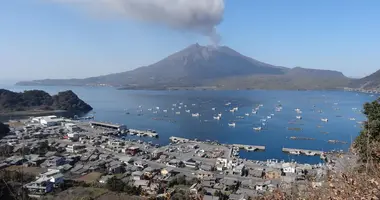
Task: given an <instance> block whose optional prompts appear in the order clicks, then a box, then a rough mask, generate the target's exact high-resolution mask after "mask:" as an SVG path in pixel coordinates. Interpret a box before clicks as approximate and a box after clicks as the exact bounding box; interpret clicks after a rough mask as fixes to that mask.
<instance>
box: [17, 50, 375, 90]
mask: <svg viewBox="0 0 380 200" xmlns="http://www.w3.org/2000/svg"><path fill="white" fill-rule="evenodd" d="M379 76H380V75H379ZM359 80H361V79H359ZM359 80H355V79H350V78H348V77H346V76H344V75H343V74H342V73H341V72H338V71H331V70H319V69H306V68H300V67H296V68H292V69H291V68H286V67H282V66H274V65H270V64H267V63H263V62H260V61H257V60H255V59H252V58H250V57H247V56H244V55H242V54H240V53H238V52H237V51H235V50H233V49H231V48H229V47H227V46H219V47H213V46H201V45H199V44H193V45H191V46H189V47H187V48H185V49H183V50H181V51H179V52H176V53H174V54H172V55H170V56H168V57H166V58H164V59H162V60H161V61H159V62H157V63H154V64H152V65H149V66H143V67H139V68H137V69H134V70H131V71H126V72H121V73H115V74H109V75H105V76H98V77H90V78H85V79H45V80H35V81H23V82H19V83H17V84H18V85H75V86H83V85H90V86H101V85H106V86H114V87H118V88H124V89H194V88H213V89H290V90H291V89H337V88H343V87H346V86H349V85H352V84H353V82H356V81H359ZM379 80H380V79H379ZM379 82H380V81H379Z"/></svg>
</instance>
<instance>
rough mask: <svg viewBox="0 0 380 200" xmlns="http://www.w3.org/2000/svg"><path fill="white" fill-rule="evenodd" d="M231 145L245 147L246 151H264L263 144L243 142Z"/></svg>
mask: <svg viewBox="0 0 380 200" xmlns="http://www.w3.org/2000/svg"><path fill="white" fill-rule="evenodd" d="M232 146H234V147H238V148H239V149H245V150H247V151H265V146H256V145H245V144H233V145H232Z"/></svg>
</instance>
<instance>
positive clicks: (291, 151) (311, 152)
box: [282, 148, 324, 156]
mask: <svg viewBox="0 0 380 200" xmlns="http://www.w3.org/2000/svg"><path fill="white" fill-rule="evenodd" d="M282 151H283V152H285V153H288V154H293V155H300V154H302V155H307V156H320V155H323V153H324V152H323V151H319V150H307V149H293V148H282Z"/></svg>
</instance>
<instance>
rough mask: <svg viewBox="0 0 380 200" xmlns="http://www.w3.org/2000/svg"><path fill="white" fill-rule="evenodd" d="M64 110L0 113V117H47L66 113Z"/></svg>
mask: <svg viewBox="0 0 380 200" xmlns="http://www.w3.org/2000/svg"><path fill="white" fill-rule="evenodd" d="M67 112H68V111H66V110H26V111H13V112H0V116H2V117H3V116H31V115H47V114H57V113H67Z"/></svg>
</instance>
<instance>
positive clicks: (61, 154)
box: [0, 116, 334, 200]
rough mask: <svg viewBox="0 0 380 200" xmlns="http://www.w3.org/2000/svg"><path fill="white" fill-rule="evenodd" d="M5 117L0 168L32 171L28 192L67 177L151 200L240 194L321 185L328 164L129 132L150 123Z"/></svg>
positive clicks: (57, 185) (43, 191) (48, 188)
mask: <svg viewBox="0 0 380 200" xmlns="http://www.w3.org/2000/svg"><path fill="white" fill-rule="evenodd" d="M8 124H9V126H10V128H11V132H10V133H9V134H8V135H7V136H5V137H3V138H2V139H1V140H0V148H1V154H2V157H1V158H2V160H1V161H0V169H1V170H7V171H15V170H19V171H20V170H22V171H23V172H24V173H32V174H33V175H34V176H35V177H36V178H35V180H32V181H30V182H28V183H25V184H24V185H23V188H25V189H26V190H27V191H28V195H29V196H31V197H41V196H45V195H49V194H51V193H54V192H57V191H61V190H62V188H63V187H62V185H66V186H67V185H68V184H67V183H73V182H75V183H85V184H91V185H95V186H96V187H106V185H107V183H109V182H111V181H118V182H120V183H123V184H124V185H127V186H128V187H129V188H134V189H135V190H134V191H135V193H134V194H135V195H140V196H145V197H147V198H153V199H160V198H162V199H170V196H173V195H175V193H176V192H178V190H182V191H185V193H186V194H189V195H190V196H193V197H197V198H198V199H199V198H202V199H222V198H224V199H236V200H244V199H252V198H254V197H258V196H261V195H264V194H266V193H268V192H272V191H275V190H281V191H285V192H287V191H291V188H292V187H294V186H295V185H297V187H298V188H308V187H319V186H322V183H323V182H324V181H325V180H326V176H327V171H328V170H329V169H332V167H333V166H334V162H333V161H334V160H333V159H329V155H326V158H325V159H324V160H326V161H327V160H328V161H327V162H326V163H323V164H317V165H310V164H300V163H296V162H285V161H278V160H275V159H271V160H266V161H253V160H246V159H241V158H239V156H238V154H239V153H238V152H239V151H240V150H243V149H245V150H247V151H255V150H263V149H265V147H262V146H248V145H237V144H236V145H227V144H220V143H218V142H212V141H198V140H190V139H185V138H178V137H171V138H170V141H171V143H170V144H169V145H166V146H159V145H157V144H153V143H152V142H144V141H143V140H136V139H131V138H128V135H138V136H140V137H144V136H145V137H158V133H156V132H155V131H153V130H147V131H141V130H134V129H128V128H127V126H125V125H117V124H108V123H103V122H95V121H91V122H89V121H86V120H71V119H66V118H59V117H57V116H43V117H33V118H29V119H27V120H20V121H10V122H9V123H8ZM321 156H322V155H321ZM321 162H322V161H321ZM178 185H182V186H183V187H178Z"/></svg>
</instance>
